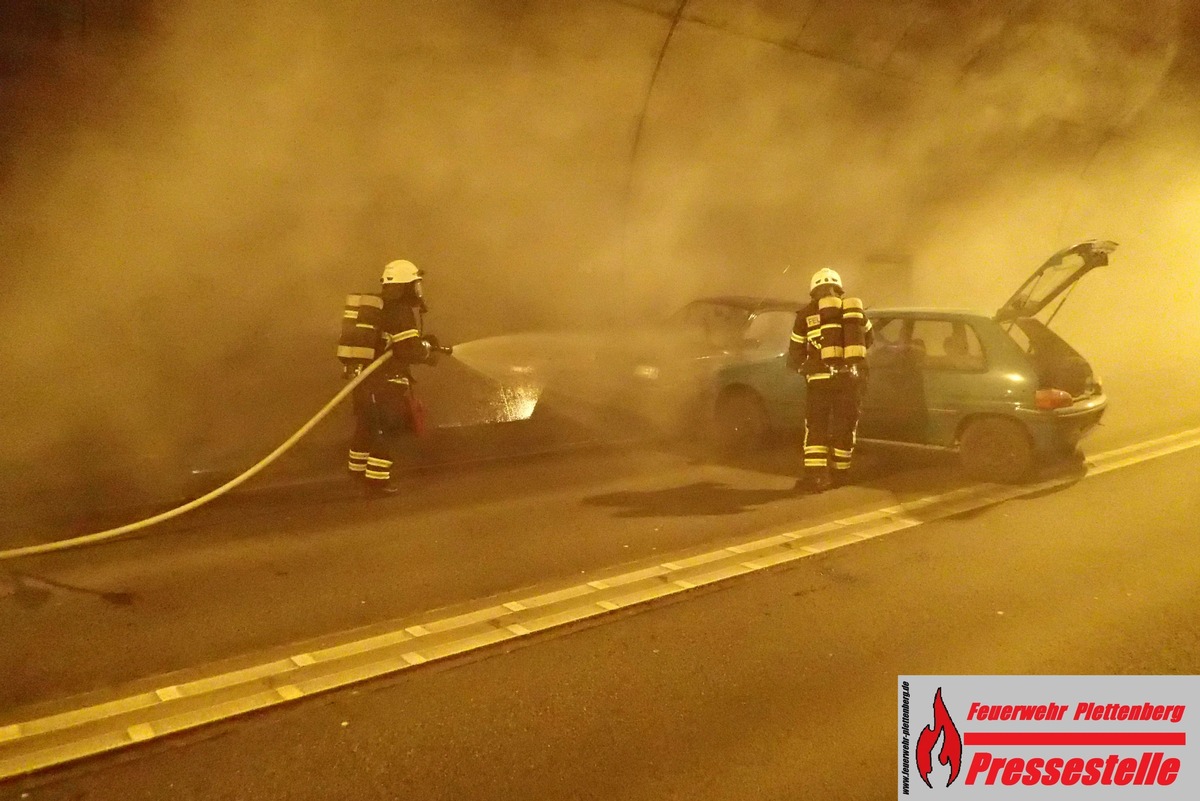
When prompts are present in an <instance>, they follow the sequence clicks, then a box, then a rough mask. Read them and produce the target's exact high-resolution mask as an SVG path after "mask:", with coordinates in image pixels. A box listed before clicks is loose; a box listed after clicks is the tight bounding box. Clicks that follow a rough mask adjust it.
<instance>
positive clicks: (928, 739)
mask: <svg viewBox="0 0 1200 801" xmlns="http://www.w3.org/2000/svg"><path fill="white" fill-rule="evenodd" d="M942 735H945V738H944V739H943V740H942V749H941V751H939V752H938V762H940V763H941V764H943V765H946V766H948V767H949V768H950V778H949V779H947V780H946V786H947V787H949V786H950V785H952V784H954V780H955V779H957V778H958V771H959V768H961V767H962V736H961V735H960V734H959V733H958V728H957V727H956V726H955V725H954V721H953V720H952V719H951V718H950V713H949V712H948V711H947V710H946V704H945V703H943V701H942V688H941V687H938V688H937V692H936V693H934V694H933V725H932V726H926V727H925V728H923V729H921V735H920V736H919V737H918V738H917V755H916V756H917V773H918V774H920V776H921V781H923V782H925V786H926V787H928V788H930V789H933V785H932V784H930V783H929V774H930V773H931V772H932V771H933V761H932V758H933V747H934V746H935V745H937V741H938V737H941V736H942Z"/></svg>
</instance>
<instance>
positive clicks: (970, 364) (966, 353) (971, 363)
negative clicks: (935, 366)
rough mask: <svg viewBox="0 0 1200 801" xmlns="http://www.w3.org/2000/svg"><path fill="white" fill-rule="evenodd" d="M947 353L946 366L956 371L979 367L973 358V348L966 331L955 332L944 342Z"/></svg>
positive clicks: (943, 347) (943, 346)
mask: <svg viewBox="0 0 1200 801" xmlns="http://www.w3.org/2000/svg"><path fill="white" fill-rule="evenodd" d="M942 350H943V351H944V352H945V353H946V366H947V367H949V368H951V369H955V370H970V369H972V368H974V367H976V366H977V365H976V364H975V360H974V359H972V358H971V352H970V351H971V348H970V345H969V344H968V342H967V334H966V332H965V331H955V332H954V333H952V334H951V335H950V336H948V337H946V339H945V341H943V342H942Z"/></svg>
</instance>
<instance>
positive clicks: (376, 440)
mask: <svg viewBox="0 0 1200 801" xmlns="http://www.w3.org/2000/svg"><path fill="white" fill-rule="evenodd" d="M423 277H424V276H423V273H422V272H421V271H420V270H418V269H417V266H416V265H415V264H413V263H412V262H411V261H406V260H403V259H399V260H396V261H392V262H389V263H388V264H387V266H386V267H384V268H383V275H382V277H381V278H380V292H379V294H378V295H351V296H350V297H349V298H348V299H347V307H346V311H345V317H344V320H343V327H342V342H341V343H340V344H339V347H338V356H339V358H340V359H341V360H342V363H343V369H344V372H345V377H346V378H348V379H349V378H353V377H354V376H356V375H358V373H359V372H360V371H361V370H362V369H363V367H365V366H366V365H367V364H369V363H370V362H372V361H374V360H375V359H377V358H378V357H380V356H382V355H383V354H384V353H385V352H386V351H387V350H389V349H390V350H391V351H392V352H393V356H392V358H391V359H390V360H388V362H387V363H385V364H384V365H383V366H382V367H380V368H379V369H377V370H376V371H375V372H373V373H372V374H371V375H370V376H368V377H367V379H366V380H365V381H363V382H362V383H361V384H359V385H358V386H357V387H355V389H354V394H353V405H354V419H355V425H354V433H353V435H352V436H351V439H350V457H349V463H348V468H349V470H350V473H351V475H353V476H355V477H358V478H360V479H361V480H362V481H363V482H364V486H365V487H366V488H367V491H368V493H369V494H372V495H390V494H393V493H395V492H396V491H397V490H398V487H397V485H396V483H395V482H394V480H393V476H392V467H393V464H394V457H395V455H396V453H395V447H396V444H397V440H398V439H399V438H401V437H407V436H412V435H414V434H417V433H420V432H421V431H422V429H423V426H424V418H423V414H422V409H421V406H420V404H419V403H418V402H417V399H416V397H415V396H414V395H413V391H412V382H413V377H412V370H411V368H412V365H414V364H427V365H433V364H436V362H437V357H438V354H439V353H445V352H449V349H448V348H442V347H440V346H439V345H438V343H437V340H436V338H434V337H432V336H428V337H427V336H424V335H423V333H422V331H421V319H420V315H421V314H422V313H423V312H424V311H426V307H425V300H424V295H423V292H422V287H421V279H422V278H423ZM355 301H357V302H355Z"/></svg>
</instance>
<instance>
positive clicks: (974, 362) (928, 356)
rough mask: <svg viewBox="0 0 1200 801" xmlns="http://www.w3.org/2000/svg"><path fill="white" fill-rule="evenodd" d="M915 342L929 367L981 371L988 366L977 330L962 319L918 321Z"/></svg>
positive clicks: (915, 328) (913, 334) (923, 364)
mask: <svg viewBox="0 0 1200 801" xmlns="http://www.w3.org/2000/svg"><path fill="white" fill-rule="evenodd" d="M912 344H913V346H914V347H918V348H920V349H921V350H922V351H923V353H924V358H923V359H922V366H923V367H924V368H925V369H927V370H954V371H960V372H977V371H979V370H983V369H985V367H986V360H985V359H984V354H983V346H982V345H980V343H979V337H978V336H977V335H976V334H975V329H973V328H972V327H971V326H970V325H969V324H968V323H965V322H962V321H961V320H914V321H913V326H912Z"/></svg>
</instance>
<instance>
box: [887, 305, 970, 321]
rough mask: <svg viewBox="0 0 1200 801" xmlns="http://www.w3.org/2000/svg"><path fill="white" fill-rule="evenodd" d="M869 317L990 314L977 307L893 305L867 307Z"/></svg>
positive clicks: (940, 316) (950, 316) (966, 317)
mask: <svg viewBox="0 0 1200 801" xmlns="http://www.w3.org/2000/svg"><path fill="white" fill-rule="evenodd" d="M867 314H868V315H869V316H871V317H931V318H933V317H937V318H941V319H943V320H946V319H956V320H965V319H968V318H971V319H983V320H991V319H992V315H990V314H988V313H987V312H985V311H980V310H979V309H947V308H938V307H935V306H895V307H891V308H883V309H867Z"/></svg>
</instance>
